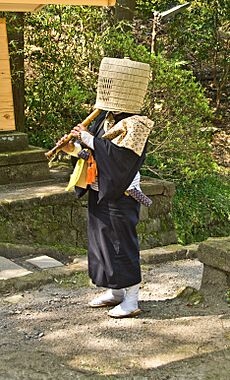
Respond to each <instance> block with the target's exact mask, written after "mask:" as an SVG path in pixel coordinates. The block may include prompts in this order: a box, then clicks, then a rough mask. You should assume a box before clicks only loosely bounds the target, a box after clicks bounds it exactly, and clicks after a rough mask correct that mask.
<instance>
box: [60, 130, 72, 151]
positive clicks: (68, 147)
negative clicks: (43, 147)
mask: <svg viewBox="0 0 230 380" xmlns="http://www.w3.org/2000/svg"><path fill="white" fill-rule="evenodd" d="M67 137H68V135H64V136H63V137H62V138H61V139H60V140H58V142H57V145H61V144H63V143H64V142H65V140H66V138H67ZM61 150H62V151H63V152H65V153H67V154H71V153H72V152H73V150H74V143H73V142H72V141H69V142H68V143H67V144H65V145H64V146H63V147H62V148H61Z"/></svg>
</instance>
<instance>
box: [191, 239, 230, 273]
mask: <svg viewBox="0 0 230 380" xmlns="http://www.w3.org/2000/svg"><path fill="white" fill-rule="evenodd" d="M197 257H198V259H199V260H200V261H201V262H202V263H204V264H205V265H208V266H211V267H213V268H217V269H219V270H222V271H225V272H229V273H230V238H229V237H223V238H210V239H208V240H206V241H204V242H202V243H201V244H200V245H199V247H198V251H197Z"/></svg>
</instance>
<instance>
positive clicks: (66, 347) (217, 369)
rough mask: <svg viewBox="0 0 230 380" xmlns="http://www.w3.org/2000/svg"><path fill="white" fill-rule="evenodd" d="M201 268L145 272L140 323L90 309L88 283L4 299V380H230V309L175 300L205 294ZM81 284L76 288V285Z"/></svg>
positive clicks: (0, 347) (0, 339) (176, 266)
mask: <svg viewBox="0 0 230 380" xmlns="http://www.w3.org/2000/svg"><path fill="white" fill-rule="evenodd" d="M201 274H202V266H201V264H200V263H199V262H198V261H196V260H184V261H179V262H175V263H168V264H164V265H157V266H155V267H154V268H153V267H145V268H144V280H143V285H142V289H141V302H140V306H141V309H142V310H143V313H142V314H141V315H140V316H139V317H137V318H134V319H122V320H115V319H111V318H109V317H108V316H107V311H106V309H90V308H88V306H87V302H88V301H89V300H90V299H91V298H92V297H93V296H94V294H95V293H98V292H99V290H97V289H95V288H94V287H92V286H87V287H82V288H78V287H77V286H78V285H79V284H80V283H82V284H85V283H87V282H88V280H87V279H86V277H85V275H81V278H80V279H79V278H74V279H72V280H68V282H65V281H64V282H63V283H62V284H58V283H56V284H53V285H49V286H45V287H43V288H42V289H40V290H34V291H30V292H28V291H27V292H24V293H21V294H17V295H14V296H13V297H12V295H10V296H8V297H2V298H1V299H0V306H1V308H0V321H1V325H0V355H1V356H0V379H1V380H3V379H4V380H43V379H44V380H49V379H67V380H69V379H70V380H71V379H87V378H91V379H135V380H139V379H142V380H145V379H153V380H166V379H169V380H174V379H177V380H199V379H201V380H208V379H210V380H229V378H230V375H229V374H230V319H229V317H230V309H229V307H228V306H227V304H224V303H222V302H220V303H219V304H218V303H216V304H214V305H211V304H210V305H207V304H203V305H197V306H190V305H189V304H186V302H185V301H184V300H180V299H178V298H173V297H174V296H175V292H176V291H178V289H179V288H181V287H182V286H186V285H190V286H194V287H197V288H198V287H199V285H200V280H201ZM75 282H77V284H75Z"/></svg>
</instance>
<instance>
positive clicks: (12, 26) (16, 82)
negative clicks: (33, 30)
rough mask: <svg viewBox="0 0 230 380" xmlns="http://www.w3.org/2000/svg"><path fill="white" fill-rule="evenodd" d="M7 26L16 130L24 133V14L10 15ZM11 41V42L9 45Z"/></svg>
mask: <svg viewBox="0 0 230 380" xmlns="http://www.w3.org/2000/svg"><path fill="white" fill-rule="evenodd" d="M12 16H13V17H11V18H10V21H9V22H8V24H7V30H8V40H9V49H10V66H11V78H12V89H13V102H14V116H15V124H16V129H17V131H19V132H24V131H25V112H24V105H25V94H24V92H25V83H24V13H23V12H14V13H12ZM11 41H12V42H13V43H12V44H11Z"/></svg>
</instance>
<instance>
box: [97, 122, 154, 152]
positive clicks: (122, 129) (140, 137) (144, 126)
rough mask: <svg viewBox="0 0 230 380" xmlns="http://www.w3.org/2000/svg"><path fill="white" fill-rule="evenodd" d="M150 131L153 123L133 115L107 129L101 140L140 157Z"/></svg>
mask: <svg viewBox="0 0 230 380" xmlns="http://www.w3.org/2000/svg"><path fill="white" fill-rule="evenodd" d="M152 129H153V121H152V120H150V119H149V118H148V117H147V116H139V115H134V116H130V117H127V118H126V119H123V120H121V121H119V122H118V123H117V124H115V125H114V126H113V127H111V128H110V129H108V130H107V132H105V133H104V135H103V136H102V138H105V139H108V140H111V141H112V142H113V144H115V145H117V146H120V147H123V148H127V149H130V150H132V151H133V152H135V153H136V154H138V156H141V154H142V152H143V149H144V147H145V144H146V141H147V139H148V137H149V135H150V133H151V130H152Z"/></svg>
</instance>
